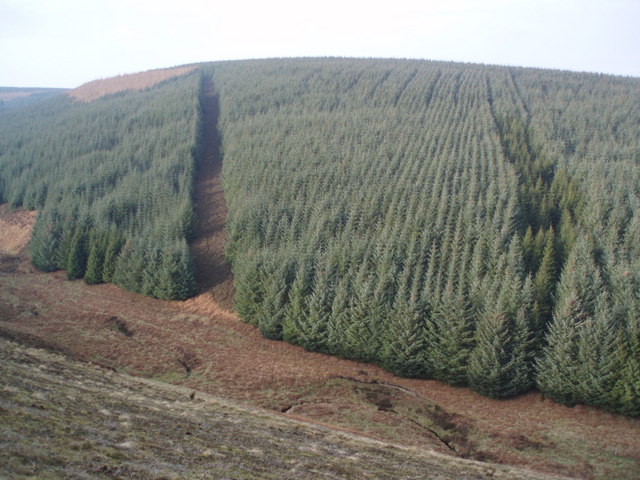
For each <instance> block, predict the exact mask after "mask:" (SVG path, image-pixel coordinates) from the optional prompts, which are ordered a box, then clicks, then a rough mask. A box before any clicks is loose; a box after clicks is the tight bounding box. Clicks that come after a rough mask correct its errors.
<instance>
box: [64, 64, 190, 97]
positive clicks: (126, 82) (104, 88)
mask: <svg viewBox="0 0 640 480" xmlns="http://www.w3.org/2000/svg"><path fill="white" fill-rule="evenodd" d="M195 68H196V67H195V66H185V67H175V68H162V69H158V70H149V71H146V72H140V73H130V74H126V75H118V76H117V77H112V78H104V79H100V80H93V81H92V82H88V83H85V84H83V85H80V86H79V87H77V88H74V89H73V90H69V91H68V92H66V94H67V95H69V96H71V97H73V98H74V99H76V100H79V101H81V102H90V101H92V100H96V99H98V98H100V97H104V96H105V95H111V94H113V93H118V92H124V91H126V90H142V89H144V88H149V87H152V86H153V85H155V84H157V83H160V82H162V81H164V80H168V79H169V78H173V77H177V76H180V75H184V74H185V73H188V72H190V71H192V70H194V69H195Z"/></svg>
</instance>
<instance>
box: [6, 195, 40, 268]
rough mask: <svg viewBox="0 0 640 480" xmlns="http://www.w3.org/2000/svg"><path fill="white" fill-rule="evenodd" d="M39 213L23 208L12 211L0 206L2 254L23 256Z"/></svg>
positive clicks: (7, 207)
mask: <svg viewBox="0 0 640 480" xmlns="http://www.w3.org/2000/svg"><path fill="white" fill-rule="evenodd" d="M36 216H37V213H36V212H29V211H27V210H24V209H23V208H18V209H16V210H11V209H10V208H9V206H8V205H7V204H4V205H0V252H3V253H4V254H5V255H15V256H20V255H22V254H23V253H24V252H25V250H26V248H27V245H28V243H29V238H30V237H31V230H32V229H33V224H34V222H35V219H36Z"/></svg>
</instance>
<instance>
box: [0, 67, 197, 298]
mask: <svg viewBox="0 0 640 480" xmlns="http://www.w3.org/2000/svg"><path fill="white" fill-rule="evenodd" d="M200 83H201V77H200V75H199V73H197V72H194V73H191V74H187V75H183V76H180V77H177V78H173V79H170V80H167V81H165V82H163V83H161V84H159V85H156V86H155V87H152V88H149V89H147V90H145V91H142V92H123V93H120V94H116V95H111V96H107V97H103V98H101V99H98V100H94V101H92V102H88V103H81V102H77V101H74V100H71V99H70V98H69V97H66V96H59V97H56V98H54V99H52V100H48V101H45V102H41V103H39V104H35V105H33V106H30V107H28V108H24V109H19V110H15V111H12V112H6V113H4V114H3V116H2V117H0V201H3V202H8V203H9V204H10V205H11V206H13V207H17V206H24V207H25V208H28V209H38V210H39V215H38V219H37V222H36V224H35V227H34V230H33V235H32V240H31V254H32V261H33V264H34V265H35V266H36V267H37V268H39V269H41V270H44V271H53V270H58V269H63V270H66V272H67V275H68V277H69V278H70V279H74V278H84V279H85V281H86V282H87V283H100V282H113V283H115V284H117V285H119V286H122V287H123V288H126V289H128V290H132V291H135V292H140V293H143V294H145V295H149V296H152V297H157V298H165V299H173V298H179V299H184V298H188V297H189V296H192V295H193V294H194V293H195V291H196V284H195V276H194V265H193V262H192V260H191V256H190V253H189V249H188V245H187V242H188V240H190V238H191V237H192V235H193V228H194V224H195V218H194V213H193V205H192V193H193V177H194V175H195V168H196V161H197V158H198V154H199V153H198V149H199V144H200V142H199V132H200V105H199V98H200V88H201V85H200Z"/></svg>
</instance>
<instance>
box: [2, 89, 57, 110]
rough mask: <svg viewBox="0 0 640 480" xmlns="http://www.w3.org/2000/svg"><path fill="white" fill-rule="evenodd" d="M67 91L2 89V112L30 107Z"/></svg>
mask: <svg viewBox="0 0 640 480" xmlns="http://www.w3.org/2000/svg"><path fill="white" fill-rule="evenodd" d="M66 91H67V90H66V89H64V88H20V87H0V112H1V111H4V110H12V109H15V108H20V107H23V106H25V105H30V104H32V103H34V102H39V101H41V100H45V99H47V98H50V97H53V96H55V95H60V94H61V93H64V92H66Z"/></svg>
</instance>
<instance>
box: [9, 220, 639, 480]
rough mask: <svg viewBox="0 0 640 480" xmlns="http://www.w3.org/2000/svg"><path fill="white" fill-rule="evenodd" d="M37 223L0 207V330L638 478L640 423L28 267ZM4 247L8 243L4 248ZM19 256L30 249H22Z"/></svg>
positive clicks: (393, 432)
mask: <svg viewBox="0 0 640 480" xmlns="http://www.w3.org/2000/svg"><path fill="white" fill-rule="evenodd" d="M28 216H29V214H28V213H25V212H22V211H14V212H7V211H2V210H0V246H2V245H13V247H12V248H13V250H12V251H11V252H7V251H5V252H0V332H1V333H2V335H3V336H8V337H10V338H17V339H21V340H22V341H27V342H30V343H32V344H36V345H45V346H47V347H48V348H51V349H55V350H60V351H64V352H68V353H69V354H70V355H72V356H74V357H76V358H81V359H83V360H84V361H87V362H91V363H95V364H98V365H102V366H104V367H107V368H109V369H111V370H114V371H118V372H126V373H129V374H132V375H136V376H141V377H146V378H153V379H156V380H162V381H166V382H171V383H174V384H178V385H182V386H185V387H187V388H189V389H190V390H189V391H192V390H198V391H204V392H208V393H210V394H213V395H216V396H222V397H224V398H227V399H233V400H234V401H238V402H242V403H243V404H247V405H251V406H259V407H262V408H268V409H270V410H272V411H276V412H285V415H286V416H289V417H294V418H301V419H304V420H307V421H313V422H317V423H319V424H322V425H326V426H330V427H331V428H338V429H343V430H347V431H351V432H357V433H359V434H362V435H366V436H368V437H371V438H375V439H379V440H382V441H385V442H389V443H394V444H402V445H405V446H410V447H414V448H417V449H420V450H434V451H437V452H440V453H442V454H448V455H452V456H456V457H463V458H471V459H476V460H484V461H490V462H494V463H501V464H506V465H515V466H519V467H523V468H528V469H531V470H535V471H540V472H549V473H557V474H564V475H568V476H572V477H577V478H585V479H603V480H604V479H610V478H633V475H634V474H635V472H637V471H638V469H639V468H640V436H638V434H637V433H638V431H639V429H640V423H639V422H640V420H637V419H630V418H625V417H623V416H621V415H612V414H610V413H606V412H602V411H597V410H596V409H593V408H589V407H582V406H577V407H575V408H567V407H564V406H562V405H558V404H557V403H555V402H553V401H551V400H549V399H545V398H544V397H543V396H541V395H540V394H538V393H529V394H527V395H522V396H519V397H517V398H515V399H510V400H503V401H497V400H492V399H488V398H485V397H481V396H479V395H477V394H475V393H473V392H471V391H469V390H468V389H460V388H453V387H450V386H447V385H444V384H442V383H440V382H436V381H433V380H417V379H406V378H399V377H395V376H393V375H391V374H389V373H388V372H386V371H384V370H382V369H381V368H378V367H376V366H374V365H370V364H364V363H358V362H353V361H348V360H345V359H340V358H336V357H332V356H328V355H322V354H318V353H312V352H306V351H304V350H302V349H301V348H299V347H295V346H292V345H290V344H287V343H285V342H273V341H270V340H268V339H265V338H263V337H262V336H261V335H260V333H259V332H258V331H257V330H256V329H254V328H253V327H251V326H250V325H247V324H245V323H242V322H240V321H239V319H238V317H237V316H235V315H233V314H230V313H229V312H227V311H225V310H224V309H222V308H219V307H217V306H216V305H215V303H213V302H212V301H211V299H210V297H208V296H207V295H202V296H199V297H196V298H194V299H190V300H188V301H186V302H164V301H160V300H154V299H150V298H146V297H143V296H140V295H136V294H133V293H129V292H125V291H122V290H121V289H119V288H116V287H114V286H113V285H93V286H89V285H86V284H85V283H83V282H78V281H75V282H69V281H67V280H66V277H65V275H64V272H55V273H49V274H47V273H42V272H38V271H36V270H34V269H33V267H31V266H30V264H29V260H28V255H26V254H25V252H24V250H23V247H24V246H25V245H24V244H23V245H22V246H20V245H17V244H16V242H14V241H13V240H12V239H11V238H10V237H11V236H13V234H14V233H15V232H16V231H18V230H16V228H18V229H19V231H20V232H22V233H23V235H22V237H23V238H25V239H26V238H27V236H26V235H24V234H25V233H28V229H29V227H30V223H29V219H28V218H25V217H28ZM0 248H1V247H0ZM21 251H22V253H20V252H21Z"/></svg>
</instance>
